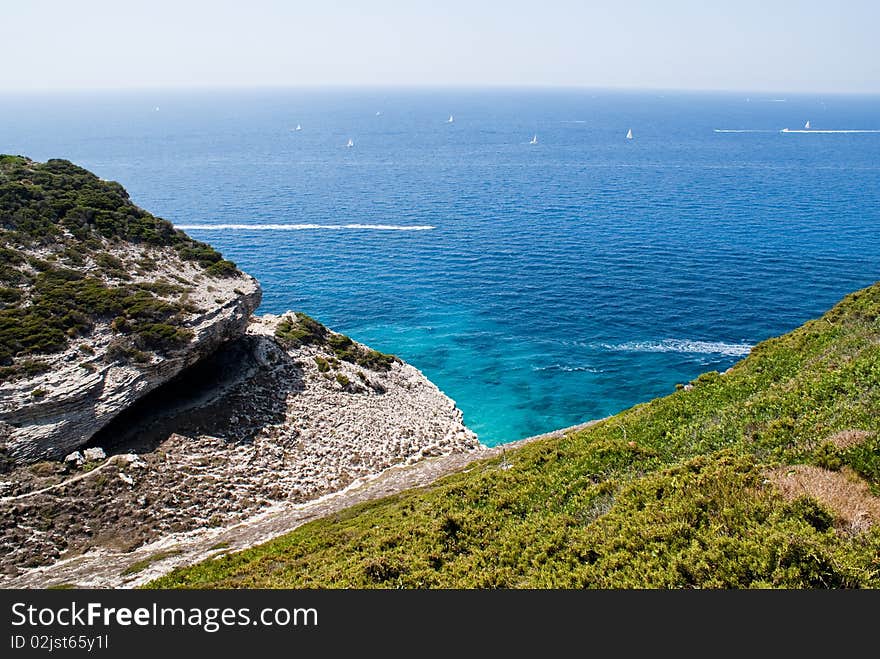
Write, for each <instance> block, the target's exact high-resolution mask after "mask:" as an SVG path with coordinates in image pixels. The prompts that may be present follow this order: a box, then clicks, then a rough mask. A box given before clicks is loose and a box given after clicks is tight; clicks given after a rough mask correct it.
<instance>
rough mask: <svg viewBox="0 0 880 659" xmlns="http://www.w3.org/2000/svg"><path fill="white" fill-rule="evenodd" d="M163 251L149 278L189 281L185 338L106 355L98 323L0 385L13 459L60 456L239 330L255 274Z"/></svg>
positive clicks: (107, 343) (106, 328) (1, 421)
mask: <svg viewBox="0 0 880 659" xmlns="http://www.w3.org/2000/svg"><path fill="white" fill-rule="evenodd" d="M164 257H165V264H164V265H163V266H162V267H161V268H160V269H159V270H158V271H156V272H153V273H151V275H150V276H151V278H159V279H161V278H163V277H164V276H166V275H168V274H174V275H175V277H176V278H180V279H185V280H187V281H191V282H192V286H191V287H188V288H187V295H188V300H189V302H190V303H191V304H192V306H193V307H194V308H195V309H197V311H196V312H194V313H192V314H189V316H188V317H187V318H186V319H185V320H184V321H183V322H182V324H181V326H182V327H183V328H185V329H188V330H190V331H191V332H192V338H191V339H190V340H189V341H188V342H187V343H186V344H185V345H183V346H181V347H179V348H175V349H173V350H169V351H167V352H166V353H165V354H158V353H152V354H148V355H147V360H146V361H143V362H140V363H136V362H125V361H113V360H108V358H107V357H108V351H110V350H112V349H113V346H114V345H115V341H116V339H117V334H116V333H115V332H114V331H113V330H112V329H111V327H110V325H109V324H108V323H102V324H98V325H97V326H96V327H95V328H94V329H93V330H92V332H91V333H90V334H89V335H88V336H86V337H83V338H82V339H81V340H79V341H77V342H76V343H75V344H72V345H70V346H69V347H68V348H67V349H66V350H64V351H63V352H60V353H55V354H52V355H50V356H47V357H46V358H44V363H47V364H48V366H49V370H48V371H47V372H46V373H42V374H38V375H36V376H34V377H29V378H24V379H21V378H19V379H16V380H13V381H11V382H6V383H3V384H0V442H2V443H5V444H6V452H7V453H8V455H9V456H10V458H11V459H12V460H13V461H15V462H19V463H22V462H34V461H37V460H42V459H56V458H63V457H64V456H65V455H67V454H68V453H70V452H71V451H73V450H74V449H76V448H78V447H80V446H82V445H83V444H85V443H86V442H87V441H88V440H89V439H90V438H91V437H92V436H93V435H94V434H95V433H97V432H98V431H99V430H101V428H103V427H104V426H105V425H107V424H108V423H109V422H110V421H111V420H112V419H113V418H114V417H116V416H117V415H118V414H119V413H120V412H122V411H123V410H125V409H127V408H128V407H130V406H131V405H132V404H133V403H135V402H136V401H137V400H138V399H140V398H141V397H143V396H144V395H146V394H147V393H149V392H150V391H152V390H153V389H155V388H156V387H158V386H160V385H162V384H163V383H165V382H168V381H169V380H171V379H172V378H174V377H175V376H176V375H178V374H179V373H180V372H181V371H183V370H184V369H186V368H187V367H189V366H192V365H193V364H195V363H196V362H198V361H199V360H201V359H203V358H205V357H207V356H208V355H210V354H211V353H213V352H214V351H215V350H216V349H217V348H218V347H220V346H221V345H223V344H224V343H226V342H228V341H231V340H233V339H235V338H237V337H240V336H242V335H243V334H244V332H245V329H246V328H247V324H248V321H249V319H250V316H251V314H252V313H253V311H254V310H255V309H256V308H257V306H258V305H259V302H260V295H261V291H260V287H259V285H258V284H257V282H256V280H255V279H254V278H252V277H250V276H247V275H244V274H240V275H238V276H235V277H221V278H214V277H209V276H207V275H206V274H205V273H204V272H203V271H202V269H201V268H199V267H198V266H197V265H195V264H191V263H186V262H183V261H180V260H179V259H173V258H172V255H170V254H167V255H164Z"/></svg>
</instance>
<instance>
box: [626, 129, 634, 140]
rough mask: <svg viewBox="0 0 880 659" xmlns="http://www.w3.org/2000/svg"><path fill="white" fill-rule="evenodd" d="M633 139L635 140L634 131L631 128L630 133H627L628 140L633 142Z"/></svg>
mask: <svg viewBox="0 0 880 659" xmlns="http://www.w3.org/2000/svg"><path fill="white" fill-rule="evenodd" d="M632 138H633V129H632V128H630V129H629V130H628V131H626V139H628V140H631V139H632Z"/></svg>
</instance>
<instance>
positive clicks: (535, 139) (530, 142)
mask: <svg viewBox="0 0 880 659" xmlns="http://www.w3.org/2000/svg"><path fill="white" fill-rule="evenodd" d="M537 143H538V136H537V135H535V136H534V137H533V138H532V139H531V140H530V141H529V144H537Z"/></svg>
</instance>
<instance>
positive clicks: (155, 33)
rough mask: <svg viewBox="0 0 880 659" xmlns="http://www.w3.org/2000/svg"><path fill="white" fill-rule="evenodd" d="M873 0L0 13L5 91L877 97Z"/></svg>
mask: <svg viewBox="0 0 880 659" xmlns="http://www.w3.org/2000/svg"><path fill="white" fill-rule="evenodd" d="M878 32H880V0H826V1H825V2H817V1H814V0H798V1H794V0H792V1H786V0H727V1H725V2H720V1H717V0H613V1H612V0H596V1H591V0H532V1H530V2H524V1H521V0H503V1H501V0H499V1H481V0H445V1H442V0H431V1H427V0H370V1H364V2H354V1H353V0H313V1H311V2H298V1H296V0H293V1H282V0H237V1H234V2H233V1H231V0H212V1H210V2H204V1H195V2H190V1H187V0H149V1H142V0H134V1H128V0H126V1H124V2H123V1H121V0H112V1H111V0H0V38H2V42H3V63H2V65H0V90H17V89H56V88H96V87H111V88H115V87H195V86H212V87H213V86H264V85H285V86H288V85H323V84H331V85H351V84H354V85H484V84H498V85H587V86H596V87H659V88H683V89H742V90H756V91H757V90H767V91H841V92H880V35H878Z"/></svg>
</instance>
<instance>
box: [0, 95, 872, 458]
mask: <svg viewBox="0 0 880 659" xmlns="http://www.w3.org/2000/svg"><path fill="white" fill-rule="evenodd" d="M450 116H452V117H453V118H454V120H453V121H451V122H450V121H449V117H450ZM808 120H809V121H810V122H811V124H810V125H811V129H813V130H816V131H818V130H830V131H837V130H847V129H857V130H863V131H880V97H876V96H875V97H857V96H831V95H829V96H804V95H801V96H792V95H785V94H780V95H768V94H751V95H749V94H744V93H738V94H720V93H718V94H693V93H680V92H679V93H675V92H621V91H601V90H505V89H491V90H453V89H435V90H418V91H412V90H388V89H379V90H376V89H374V90H370V89H348V90H345V89H337V90H328V89H311V90H305V89H303V90H260V91H235V92H233V91H199V92H182V91H153V92H147V91H137V92H114V93H110V92H103V93H77V94H74V93H70V94H63V95H59V94H30V95H18V96H12V95H4V96H0V152H5V153H17V154H22V155H27V156H30V157H32V158H34V159H36V160H45V159H47V158H66V159H69V160H72V161H74V162H76V163H77V164H80V165H82V166H84V167H86V168H88V169H90V170H92V171H94V172H95V173H96V174H98V175H99V176H101V177H103V178H106V179H112V180H116V181H119V182H120V183H122V184H123V185H124V186H125V187H126V188H127V189H128V191H129V192H130V194H131V197H132V199H133V200H134V201H135V202H136V203H137V204H139V205H141V206H143V207H144V208H146V209H148V210H150V211H152V212H153V213H155V214H156V215H159V216H161V217H164V218H166V219H168V220H170V221H171V222H173V223H175V224H176V225H179V226H186V227H195V228H189V229H187V231H188V233H190V234H191V235H192V236H194V237H195V238H198V239H200V240H204V241H207V242H209V243H211V244H212V245H214V246H215V247H217V248H218V249H220V250H221V251H222V252H223V253H224V255H226V256H227V257H228V258H230V259H232V260H234V261H235V262H236V263H237V264H238V265H239V266H240V267H241V268H243V269H244V270H246V271H247V272H249V273H251V274H253V275H254V276H256V277H257V278H258V279H259V280H260V281H261V283H262V285H263V289H264V301H263V305H262V308H261V311H262V312H269V313H279V312H283V311H285V310H287V309H295V310H301V311H304V312H306V313H308V314H310V315H312V316H314V317H316V318H318V319H320V320H321V321H323V322H324V323H325V324H327V325H329V326H331V327H333V328H334V329H336V330H339V331H341V332H344V333H346V334H349V335H351V336H352V337H354V338H356V339H358V340H360V341H363V342H365V343H367V344H369V345H371V346H372V347H374V348H376V349H379V350H382V351H385V352H392V353H395V354H397V355H400V356H401V357H403V358H404V359H406V360H407V361H409V362H410V363H412V364H413V365H415V366H416V367H417V368H419V369H421V370H422V371H423V372H424V373H425V374H426V375H428V376H429V377H430V378H431V379H432V380H433V381H434V382H435V383H437V385H438V386H439V387H440V388H441V389H442V390H444V391H445V392H446V393H447V394H448V395H449V396H451V397H452V398H454V399H455V400H456V402H457V403H458V405H459V407H460V408H461V409H462V410H463V411H464V418H465V422H466V423H467V424H468V425H469V426H470V427H471V428H473V429H474V431H476V432H477V434H478V435H479V437H480V439H481V440H482V441H483V442H484V443H487V444H497V443H501V442H507V441H511V440H515V439H519V438H521V437H526V436H529V435H534V434H537V433H541V432H545V431H549V430H553V429H556V428H560V427H564V426H569V425H572V424H575V423H579V422H582V421H585V420H588V419H593V418H597V417H603V416H606V415H608V414H611V413H614V412H617V411H619V410H622V409H624V408H626V407H629V406H631V405H633V404H635V403H638V402H641V401H645V400H647V399H650V398H652V397H655V396H662V395H665V394H667V393H669V392H671V391H673V390H674V387H675V384H676V383H682V382H687V381H688V380H691V379H693V378H694V377H695V376H697V375H698V374H699V373H701V372H704V371H707V370H724V369H726V368H728V367H729V366H731V365H732V364H733V363H735V362H736V361H737V360H739V359H741V358H743V356H745V355H746V354H748V351H749V348H750V346H752V345H754V344H755V343H757V342H759V341H761V340H763V339H766V338H768V337H771V336H774V335H778V334H780V333H783V332H786V331H788V330H791V329H793V328H795V327H796V326H798V325H799V324H801V323H803V322H804V321H806V320H807V319H809V318H813V317H816V316H818V315H820V314H821V313H823V312H824V311H825V310H827V309H828V308H829V307H830V306H832V305H833V304H834V303H835V302H836V301H837V300H838V299H840V298H841V297H842V296H843V295H845V294H846V293H848V292H851V291H853V290H856V289H859V288H862V287H864V286H867V285H869V284H871V283H873V282H875V281H877V280H878V279H880V132H858V133H847V132H809V133H804V132H789V133H781V132H780V130H781V129H783V128H790V129H793V130H796V129H802V128H803V126H804V124H805V122H806V121H808ZM298 124H299V125H300V126H301V130H296V126H297V125H298ZM629 129H632V132H633V139H631V140H630V139H626V137H625V136H626V133H627V130H629ZM719 131H737V132H719ZM533 137H536V138H537V143H536V144H530V143H529V142H530V141H531V140H532V138H533ZM349 139H350V140H352V143H353V146H352V147H346V143H347V142H348V140H349Z"/></svg>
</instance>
